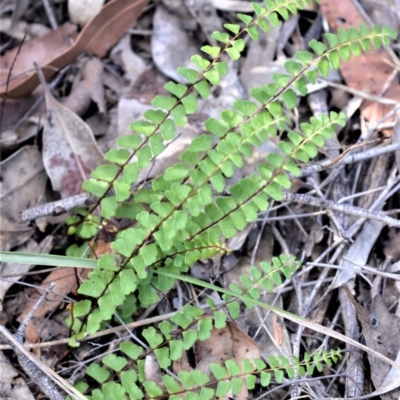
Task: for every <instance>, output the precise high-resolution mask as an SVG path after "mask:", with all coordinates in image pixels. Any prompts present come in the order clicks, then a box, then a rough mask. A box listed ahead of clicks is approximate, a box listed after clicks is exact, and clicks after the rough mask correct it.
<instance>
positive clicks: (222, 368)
mask: <svg viewBox="0 0 400 400" xmlns="http://www.w3.org/2000/svg"><path fill="white" fill-rule="evenodd" d="M298 266H299V263H298V262H296V261H295V260H294V257H286V256H280V257H279V258H276V257H274V258H273V259H272V264H268V263H261V267H260V268H257V267H253V268H252V269H251V278H249V277H242V283H243V290H242V289H239V288H238V287H233V286H232V287H231V290H232V293H236V294H239V293H240V294H241V295H245V296H248V301H245V304H246V306H247V307H251V306H252V303H251V299H252V298H254V299H257V298H258V297H259V291H260V288H265V289H267V290H272V289H273V288H274V287H276V286H277V285H280V284H281V283H282V278H281V274H282V275H284V277H285V278H287V279H290V277H291V275H292V274H293V272H294V271H295V270H296V268H297V267H298ZM216 290H218V288H217V287H216ZM225 300H226V303H225V305H223V306H219V307H216V306H215V305H214V304H213V303H212V302H209V303H210V305H211V306H212V309H211V310H212V314H211V315H210V314H209V313H206V312H205V311H204V310H203V309H201V308H199V307H196V306H192V305H186V306H184V307H183V309H182V310H180V311H178V312H177V313H175V314H174V316H173V317H172V318H171V319H170V321H167V320H166V321H163V322H161V323H160V324H159V325H158V329H155V328H154V327H149V328H146V329H144V330H143V332H142V336H143V337H144V339H145V340H146V341H147V343H148V346H149V349H148V350H146V351H144V349H143V348H142V347H141V346H139V345H137V344H134V343H132V342H130V341H129V342H123V343H121V344H120V345H119V351H120V355H115V354H109V355H107V356H105V357H103V359H102V364H103V366H102V365H99V364H98V363H97V362H95V363H92V364H91V365H90V366H89V367H88V368H87V371H86V373H87V374H88V375H89V376H90V377H92V378H93V379H95V380H96V381H97V382H98V383H99V384H101V385H102V393H103V394H105V393H108V391H109V390H111V388H112V390H113V391H117V392H118V393H122V394H123V393H125V392H126V393H129V395H130V396H131V398H132V399H141V398H143V397H144V396H145V393H146V395H147V398H151V399H164V398H169V399H176V398H182V397H178V396H184V395H185V398H190V399H191V398H193V399H202V398H208V399H213V398H216V397H221V396H225V395H226V394H227V393H228V392H229V391H231V392H232V393H233V394H237V393H239V391H240V390H241V389H242V387H243V385H246V388H247V389H248V390H251V389H253V388H254V385H255V383H256V380H257V379H259V382H260V384H261V386H263V387H267V386H269V384H270V382H271V381H272V378H273V377H272V375H274V379H275V381H277V382H278V383H280V382H282V380H283V378H284V376H285V375H286V376H287V377H288V378H293V377H294V373H295V371H296V372H297V373H298V374H299V376H301V377H302V376H304V375H305V374H306V373H307V374H309V375H312V374H313V372H314V368H317V369H318V370H319V371H321V370H322V368H323V366H324V365H328V366H331V365H332V362H336V361H337V359H339V358H341V353H340V350H331V351H330V352H327V351H324V352H322V353H321V354H320V353H315V354H314V355H313V357H310V356H309V355H308V354H306V355H305V357H304V360H303V361H301V362H300V361H299V360H297V359H295V358H294V357H291V358H286V357H283V356H281V357H279V358H278V359H277V358H275V357H269V358H268V360H266V361H267V362H268V366H267V364H266V363H265V362H264V361H263V360H261V359H258V358H255V359H251V360H249V359H246V358H245V359H243V360H241V362H240V363H239V364H238V363H237V362H235V361H234V360H231V359H227V360H226V361H225V362H224V365H220V364H217V363H211V364H210V366H209V371H210V373H209V374H206V373H205V372H204V371H203V372H201V371H199V370H184V371H180V372H179V373H178V378H179V381H177V380H176V379H174V378H172V377H170V376H169V375H167V374H165V375H162V376H161V381H160V380H157V381H154V380H152V378H150V379H149V378H148V377H147V374H146V362H148V361H146V360H147V357H148V355H149V354H150V353H153V354H154V356H155V358H156V360H157V363H158V365H159V367H160V368H162V369H166V368H169V367H170V366H171V364H172V363H173V362H176V361H178V360H180V359H181V358H182V356H183V354H184V352H185V351H187V350H189V349H191V348H192V347H193V346H194V345H195V343H196V342H197V341H205V340H208V339H210V336H211V331H212V330H213V329H223V328H225V327H226V326H227V316H226V314H225V313H224V312H222V311H221V308H222V307H225V306H226V307H227V308H228V310H229V313H230V315H231V317H232V318H233V319H235V318H237V316H238V307H239V305H238V303H237V301H236V298H235V296H233V297H231V298H228V296H225ZM136 370H137V372H136ZM112 371H114V372H115V373H117V374H119V376H120V377H121V384H120V383H117V382H109V381H108V380H109V378H110V376H111V373H112ZM128 378H129V379H128ZM142 389H143V390H142ZM94 392H95V391H94Z"/></svg>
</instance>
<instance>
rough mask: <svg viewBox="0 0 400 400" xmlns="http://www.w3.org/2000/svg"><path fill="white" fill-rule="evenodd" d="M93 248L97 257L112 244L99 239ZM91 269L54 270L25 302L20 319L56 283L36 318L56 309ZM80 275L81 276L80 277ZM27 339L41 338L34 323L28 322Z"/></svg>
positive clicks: (36, 313) (35, 339)
mask: <svg viewBox="0 0 400 400" xmlns="http://www.w3.org/2000/svg"><path fill="white" fill-rule="evenodd" d="M91 248H92V249H93V251H94V252H95V254H96V257H100V255H102V254H105V253H108V252H109V251H110V244H109V243H105V242H103V241H101V240H99V241H98V242H97V243H96V244H95V245H92V246H91ZM89 272H90V269H88V268H75V269H74V268H57V269H55V270H54V271H52V272H51V273H50V274H49V275H48V276H47V278H46V279H45V280H44V281H43V282H42V283H41V285H40V289H41V290H35V291H33V292H32V293H31V294H30V295H29V296H28V298H29V301H28V302H27V303H26V304H25V306H24V308H23V310H22V312H21V314H20V315H19V317H18V321H23V320H24V318H25V317H26V315H27V314H28V313H29V312H30V311H31V310H32V307H33V306H34V305H35V304H36V301H37V300H38V299H39V297H40V296H41V295H42V294H43V292H44V291H45V290H46V289H47V288H48V287H49V286H50V285H51V283H53V282H54V283H55V286H54V288H53V290H52V291H51V292H50V293H49V294H48V295H47V296H46V301H44V302H42V303H41V304H40V306H39V307H38V309H37V310H36V312H35V315H34V317H35V318H43V317H44V316H45V315H46V314H47V313H48V312H50V311H54V310H55V309H56V308H57V307H58V306H59V305H60V304H61V303H63V302H64V301H65V299H64V296H66V295H68V294H69V293H71V292H74V291H76V289H77V287H78V279H79V280H80V281H83V280H85V279H86V278H87V276H88V274H89ZM78 277H79V278H78ZM25 337H26V340H27V341H28V342H31V343H35V342H37V341H38V340H39V331H38V329H37V327H36V325H35V324H34V323H32V322H31V321H30V322H29V323H28V326H27V329H26V335H25Z"/></svg>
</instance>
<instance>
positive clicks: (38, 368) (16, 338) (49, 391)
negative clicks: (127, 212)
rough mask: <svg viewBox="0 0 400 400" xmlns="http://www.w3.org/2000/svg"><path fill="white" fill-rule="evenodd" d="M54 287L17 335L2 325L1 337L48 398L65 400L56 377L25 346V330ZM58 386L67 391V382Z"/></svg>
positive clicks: (28, 316) (30, 313)
mask: <svg viewBox="0 0 400 400" xmlns="http://www.w3.org/2000/svg"><path fill="white" fill-rule="evenodd" d="M54 285H55V283H52V284H51V285H50V286H49V288H48V289H47V290H46V292H45V293H44V294H43V295H42V296H41V297H40V298H39V300H38V301H37V303H36V304H35V306H34V307H33V308H32V310H31V311H30V312H29V313H28V315H27V316H26V317H25V319H24V321H23V322H22V323H21V325H20V326H19V328H18V330H17V333H16V334H15V335H12V334H11V333H10V332H9V331H8V329H7V328H5V327H4V326H2V325H0V337H1V336H2V337H3V339H4V340H5V341H6V342H7V343H8V344H9V345H10V346H11V348H12V349H13V350H14V351H15V353H16V355H17V358H18V361H19V364H20V365H21V367H22V368H23V369H24V371H25V372H26V373H27V374H28V375H29V377H30V378H31V379H32V381H33V382H34V383H36V384H37V385H38V386H39V387H40V389H41V390H42V391H43V392H44V393H45V394H46V395H47V396H48V398H49V399H50V400H63V399H64V397H63V396H62V395H61V394H60V393H59V391H58V390H57V389H56V387H55V385H54V383H53V380H54V376H52V375H51V374H49V372H48V370H49V368H48V367H46V366H45V365H44V364H43V363H42V362H41V361H40V360H39V359H37V358H36V357H35V356H34V355H33V354H31V353H29V352H28V351H27V350H26V349H25V348H24V346H23V339H24V336H25V330H26V327H27V325H28V323H29V321H30V320H31V319H32V317H33V315H34V313H35V312H36V310H37V309H38V308H39V306H40V304H41V303H42V302H43V301H44V300H45V298H46V296H47V294H48V293H49V292H50V291H51V290H52V289H53V287H54ZM53 374H54V373H53ZM59 380H60V378H59ZM57 384H59V385H60V386H61V387H63V389H66V388H65V386H66V385H67V384H66V382H64V384H60V382H57ZM69 394H73V395H75V392H71V391H69ZM80 398H82V397H80Z"/></svg>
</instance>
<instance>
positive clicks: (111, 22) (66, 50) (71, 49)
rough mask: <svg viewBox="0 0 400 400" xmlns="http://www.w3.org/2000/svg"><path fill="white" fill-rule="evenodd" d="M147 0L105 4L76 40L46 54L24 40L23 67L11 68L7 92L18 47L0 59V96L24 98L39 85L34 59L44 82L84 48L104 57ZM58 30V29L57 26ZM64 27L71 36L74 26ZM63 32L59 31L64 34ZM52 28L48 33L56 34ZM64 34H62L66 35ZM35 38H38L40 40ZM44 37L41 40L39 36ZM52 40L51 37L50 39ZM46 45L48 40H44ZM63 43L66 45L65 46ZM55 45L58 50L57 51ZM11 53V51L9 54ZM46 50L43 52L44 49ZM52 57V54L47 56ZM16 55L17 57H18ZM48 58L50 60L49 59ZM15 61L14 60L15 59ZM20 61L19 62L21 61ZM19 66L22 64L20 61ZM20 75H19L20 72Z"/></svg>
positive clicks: (122, 0)
mask: <svg viewBox="0 0 400 400" xmlns="http://www.w3.org/2000/svg"><path fill="white" fill-rule="evenodd" d="M148 1H149V0H113V1H110V2H109V3H107V4H106V5H105V6H104V7H103V8H102V9H101V11H100V13H99V14H97V15H96V16H95V17H93V18H92V19H91V20H90V21H89V22H88V23H87V24H86V25H85V27H84V28H83V29H82V31H81V33H80V34H79V36H78V37H77V38H76V40H75V42H74V43H73V44H72V45H70V42H69V39H68V37H67V38H64V40H65V41H62V46H61V45H60V46H55V47H56V49H55V50H53V51H49V50H47V54H45V55H44V54H41V53H40V54H39V53H38V54H36V51H29V50H27V49H29V47H32V46H37V44H35V43H36V42H35V41H36V39H35V41H30V42H27V43H24V44H23V45H22V48H21V50H20V52H19V55H18V58H19V57H20V56H21V54H26V57H27V59H28V61H29V62H28V64H27V61H26V60H25V59H24V63H23V65H24V66H25V67H24V69H22V68H15V67H14V68H13V71H12V76H11V78H12V79H11V81H10V84H9V87H8V91H7V85H6V81H7V76H8V74H9V70H10V67H11V64H12V61H13V60H14V58H15V55H16V53H17V52H18V49H13V50H11V51H10V52H7V53H6V54H5V55H4V56H3V57H1V59H0V69H1V72H2V74H1V75H0V96H4V95H5V94H6V93H7V95H8V97H10V98H18V97H25V96H27V95H29V94H30V93H31V92H32V91H33V90H34V89H35V88H36V87H37V86H38V84H39V79H38V76H37V74H36V72H35V71H34V70H33V62H34V61H36V62H37V63H38V65H39V66H40V67H41V68H42V69H43V73H44V75H45V78H46V80H47V81H49V80H50V79H51V78H52V77H53V76H54V75H55V74H56V73H57V72H58V71H59V70H60V69H61V68H63V67H65V66H66V65H68V64H70V63H71V62H72V61H73V60H75V58H76V57H77V56H78V55H79V54H81V53H82V52H84V51H87V52H89V53H91V54H94V55H96V56H97V57H99V58H102V57H104V56H105V54H106V53H107V51H108V50H109V49H110V48H111V46H113V45H114V44H115V43H116V42H117V41H118V40H119V38H120V37H121V36H122V35H123V34H124V33H125V31H126V30H127V29H128V28H129V27H130V26H131V25H132V24H133V23H134V22H135V21H136V20H137V19H138V17H139V16H140V15H141V13H142V11H143V9H144V7H145V6H146V5H147V3H148ZM60 29H61V28H60ZM63 29H66V30H67V32H70V36H71V35H72V33H73V32H71V31H72V30H75V29H76V27H75V25H71V24H68V26H67V27H65V28H63ZM62 32H63V31H62V30H61V33H58V34H59V35H61V36H63V33H62ZM55 34H57V33H55V31H53V32H50V33H49V34H48V35H50V38H51V37H52V36H51V35H55ZM66 35H67V34H64V36H66ZM39 39H40V38H38V39H37V40H39ZM42 40H43V39H42ZM49 41H51V39H49ZM45 43H46V45H47V43H48V41H46V42H45ZM66 44H68V46H67V47H65V46H66ZM57 47H59V49H58V50H57ZM12 52H13V53H12ZM44 53H46V52H44ZM49 56H51V57H49ZM18 58H17V60H18ZM49 58H50V59H49ZM16 63H17V61H16ZM21 63H22V62H21ZM21 65H22V64H21ZM21 74H22V75H21Z"/></svg>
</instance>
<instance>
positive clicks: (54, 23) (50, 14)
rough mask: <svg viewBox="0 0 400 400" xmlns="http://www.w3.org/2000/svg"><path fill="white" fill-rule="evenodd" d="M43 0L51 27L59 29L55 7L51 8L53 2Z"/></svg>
mask: <svg viewBox="0 0 400 400" xmlns="http://www.w3.org/2000/svg"><path fill="white" fill-rule="evenodd" d="M42 1H43V7H44V9H45V10H46V14H47V18H48V20H49V22H50V25H51V28H52V29H53V30H56V29H58V24H57V20H56V17H55V15H54V12H53V9H52V8H51V4H50V2H49V0H42Z"/></svg>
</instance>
